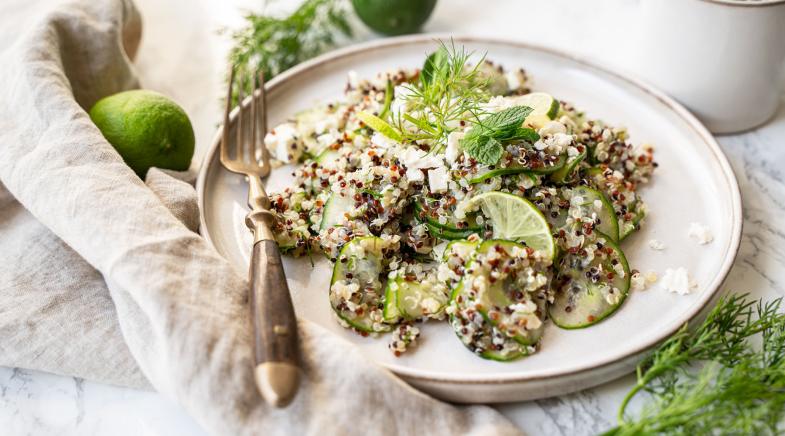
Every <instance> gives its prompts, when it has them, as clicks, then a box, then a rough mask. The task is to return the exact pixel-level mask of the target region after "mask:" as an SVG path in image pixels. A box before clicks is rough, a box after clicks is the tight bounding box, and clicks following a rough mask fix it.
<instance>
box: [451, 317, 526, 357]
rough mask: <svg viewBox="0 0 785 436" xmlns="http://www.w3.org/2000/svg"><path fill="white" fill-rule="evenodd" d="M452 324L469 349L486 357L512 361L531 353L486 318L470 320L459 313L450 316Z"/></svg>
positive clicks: (456, 333)
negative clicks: (490, 323) (489, 323)
mask: <svg viewBox="0 0 785 436" xmlns="http://www.w3.org/2000/svg"><path fill="white" fill-rule="evenodd" d="M475 321H479V322H480V324H479V325H477V324H476V323H475ZM450 326H451V327H452V328H453V331H454V332H455V335H456V336H458V339H460V341H461V343H462V344H463V345H464V346H465V347H466V348H468V349H469V351H471V352H472V353H474V354H476V355H478V356H480V357H482V358H484V359H488V360H495V361H497V362H510V361H513V360H517V359H520V358H521V357H525V356H528V355H529V351H528V347H526V346H523V345H521V344H519V343H517V342H515V341H513V340H512V339H510V338H507V337H505V336H504V334H503V333H502V332H500V331H499V330H498V329H496V328H494V327H492V326H490V325H488V323H487V322H486V321H485V320H484V319H480V320H473V321H469V320H466V319H465V318H464V317H462V316H461V314H460V313H459V315H458V316H452V317H450Z"/></svg>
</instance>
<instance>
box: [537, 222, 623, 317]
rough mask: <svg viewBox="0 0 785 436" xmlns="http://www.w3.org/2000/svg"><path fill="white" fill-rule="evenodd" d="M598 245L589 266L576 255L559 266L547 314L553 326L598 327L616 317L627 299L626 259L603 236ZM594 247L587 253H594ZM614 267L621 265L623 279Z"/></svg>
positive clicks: (615, 246) (566, 256)
mask: <svg viewBox="0 0 785 436" xmlns="http://www.w3.org/2000/svg"><path fill="white" fill-rule="evenodd" d="M596 242H597V243H599V244H600V245H599V247H601V248H598V249H596V250H594V252H595V257H594V259H592V261H591V262H590V263H589V264H588V265H586V264H585V257H583V256H580V255H573V254H567V255H565V256H564V258H562V261H561V263H560V266H559V273H558V274H557V276H556V279H555V280H554V288H555V290H556V295H555V299H554V301H553V304H552V305H551V306H550V308H549V310H548V313H549V315H550V318H551V319H552V320H553V322H554V324H556V325H558V326H559V327H561V328H563V329H579V328H584V327H588V326H590V325H593V324H596V323H598V322H600V321H602V320H603V319H605V318H607V317H608V316H610V315H611V314H613V313H614V312H615V311H616V310H617V309H618V308H619V307H620V306H621V304H622V303H623V302H624V300H625V299H626V298H627V293H628V291H629V289H630V267H629V265H628V264H627V258H625V257H624V253H623V252H622V251H621V248H619V246H618V245H616V244H615V243H614V242H612V241H611V240H610V238H606V237H602V236H600V237H598V238H597V241H596ZM592 245H594V244H590V246H589V248H588V249H593V247H591V246H592ZM615 265H621V269H622V271H623V273H624V274H623V275H622V274H620V272H619V271H618V267H617V266H615ZM608 274H612V276H609V275H608ZM587 275H588V276H591V277H592V278H590V277H587ZM611 291H612V293H610V292H611Z"/></svg>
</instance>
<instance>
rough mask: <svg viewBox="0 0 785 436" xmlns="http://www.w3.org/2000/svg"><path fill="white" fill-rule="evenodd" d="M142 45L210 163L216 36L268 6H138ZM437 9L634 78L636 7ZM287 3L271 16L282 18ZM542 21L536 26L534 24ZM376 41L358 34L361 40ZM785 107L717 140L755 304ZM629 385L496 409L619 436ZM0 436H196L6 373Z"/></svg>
mask: <svg viewBox="0 0 785 436" xmlns="http://www.w3.org/2000/svg"><path fill="white" fill-rule="evenodd" d="M137 3H138V4H139V6H140V9H141V11H142V14H143V17H144V19H145V26H146V27H145V36H144V41H143V45H142V49H141V51H140V55H139V58H138V60H137V65H138V69H139V74H140V76H141V77H142V79H143V83H144V85H145V86H146V87H148V88H151V89H156V90H159V91H162V92H164V93H167V94H169V95H171V96H173V97H174V98H175V99H176V100H178V101H180V102H181V104H182V105H183V106H184V107H185V109H186V110H187V111H188V113H189V115H190V116H191V118H192V120H193V122H194V126H195V129H196V134H197V148H198V151H197V153H203V152H204V149H205V147H206V146H207V144H209V141H210V138H211V136H212V134H213V131H214V128H215V126H216V125H217V123H218V122H219V120H220V116H221V109H220V107H219V106H220V105H219V104H218V101H219V96H220V95H221V93H222V90H221V88H222V74H223V73H222V71H223V66H224V64H225V61H224V59H225V52H226V50H227V47H228V42H227V41H226V38H225V37H224V36H221V35H219V34H218V33H217V30H218V29H220V28H223V27H233V26H236V25H238V23H240V22H241V18H240V17H241V14H242V12H243V10H245V9H250V8H255V7H258V6H259V5H261V4H262V2H261V1H260V0H256V1H251V0H223V1H220V2H219V1H215V0H168V1H160V0H137ZM476 4H477V2H474V1H471V0H440V2H439V5H438V6H437V9H436V11H435V13H434V17H433V18H432V20H431V21H430V22H429V23H428V25H427V26H426V30H427V31H432V32H455V33H470V34H475V35H484V36H495V37H509V38H516V39H520V40H525V41H530V42H536V43H539V44H543V45H550V46H554V47H558V48H561V49H565V50H570V51H573V52H576V53H579V54H580V55H581V56H585V57H591V58H594V59H597V60H599V61H600V62H604V63H606V64H609V65H612V66H615V67H618V68H621V69H628V68H632V67H634V66H631V65H628V64H626V63H625V62H626V59H628V56H627V54H628V53H629V51H630V50H632V49H634V38H631V37H629V35H630V34H631V33H630V32H632V30H633V29H634V23H635V13H636V2H635V1H634V0H607V1H603V2H570V1H567V0H559V1H545V0H539V1H527V2H516V1H514V0H505V1H501V0H489V1H486V2H483V7H482V8H478V7H476V6H473V5H476ZM291 6H292V5H291V4H290V2H289V0H286V1H284V0H280V1H278V2H277V3H275V4H273V5H272V6H271V8H273V9H286V8H290V7H291ZM534 17H536V18H534ZM374 37H375V36H374V35H372V34H370V33H369V32H367V31H360V32H359V34H358V35H357V39H361V40H362V39H369V38H374ZM782 138H785V106H783V107H782V108H781V109H780V111H779V113H778V114H777V115H776V117H775V118H774V119H773V120H772V121H771V122H770V123H768V124H767V125H765V126H763V127H761V128H759V129H757V130H754V131H752V132H749V133H745V134H741V135H735V136H725V137H720V138H719V141H720V143H721V144H722V146H723V149H724V150H725V152H726V153H727V155H728V157H729V158H730V161H731V164H732V165H733V168H734V170H735V171H736V175H737V177H738V179H739V183H740V185H741V189H742V196H743V202H744V219H745V222H744V236H743V239H742V244H741V249H740V251H739V256H738V259H737V261H736V264H735V266H734V268H733V270H732V271H731V273H730V276H729V277H728V280H727V282H726V284H725V288H726V289H727V290H733V291H737V292H750V293H752V294H753V295H754V296H755V297H767V298H771V297H775V296H780V295H785V286H784V285H785V268H784V267H785V231H783V230H782V228H783V227H785V170H783V167H785V146H784V144H783V139H782ZM632 381H633V378H632V376H626V377H623V378H621V379H619V380H617V381H614V382H611V383H608V384H606V385H603V386H601V387H598V388H595V389H590V390H587V391H583V392H579V393H576V394H573V395H568V396H563V397H556V398H550V399H546V400H540V401H535V402H528V403H516V404H508V405H503V406H499V407H498V408H499V410H501V411H502V412H503V413H504V414H505V415H507V416H508V417H509V418H510V419H512V420H513V421H514V422H516V423H517V424H518V425H519V426H520V427H521V428H522V429H523V430H524V431H525V432H526V433H527V434H530V435H541V434H542V435H591V434H596V433H598V432H600V431H602V430H604V429H607V428H609V427H610V426H612V425H613V422H614V419H615V414H616V407H617V405H618V403H619V401H620V400H621V397H622V396H623V395H624V394H625V393H626V391H627V390H628V389H629V387H630V385H631V383H632ZM0 434H3V435H9V436H17V435H113V436H129V435H167V436H176V435H200V434H204V433H203V432H202V430H201V429H199V428H198V427H197V425H196V424H195V423H194V422H193V421H192V420H191V418H190V417H188V416H187V415H186V414H185V413H184V412H183V411H182V410H181V409H180V408H179V406H177V405H176V404H173V403H171V402H170V401H168V400H167V399H165V398H163V397H161V396H160V395H158V394H156V393H152V392H143V391H136V390H131V389H125V388H118V387H112V386H106V385H102V384H97V383H92V382H89V381H84V380H81V379H74V378H71V377H61V376H55V375H50V374H43V373H36V372H32V371H27V370H21V369H12V368H0Z"/></svg>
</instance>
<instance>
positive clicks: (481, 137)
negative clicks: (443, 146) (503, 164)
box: [461, 106, 540, 165]
mask: <svg viewBox="0 0 785 436" xmlns="http://www.w3.org/2000/svg"><path fill="white" fill-rule="evenodd" d="M531 112H532V108H530V107H528V106H513V107H511V108H507V109H504V110H502V111H501V112H497V113H494V114H491V115H488V116H487V117H485V118H483V119H482V120H481V121H478V122H477V124H475V125H474V127H472V128H471V130H469V131H468V132H466V136H464V138H463V139H462V140H461V145H462V146H463V149H464V150H465V151H466V153H468V154H469V156H471V157H473V158H475V159H477V160H478V161H480V162H482V163H484V164H486V165H495V164H496V163H497V162H499V159H501V157H502V152H503V151H504V147H503V146H502V141H512V140H517V139H523V140H527V141H530V142H534V141H536V140H538V139H540V135H538V134H537V132H535V131H534V130H533V129H530V128H524V127H521V125H522V124H523V121H524V120H525V119H526V117H527V116H528V115H529V114H530V113H531Z"/></svg>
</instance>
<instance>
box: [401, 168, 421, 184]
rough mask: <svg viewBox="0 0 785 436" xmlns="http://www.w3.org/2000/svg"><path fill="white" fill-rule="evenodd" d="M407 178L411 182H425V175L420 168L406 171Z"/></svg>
mask: <svg viewBox="0 0 785 436" xmlns="http://www.w3.org/2000/svg"><path fill="white" fill-rule="evenodd" d="M406 178H407V179H409V181H410V182H422V181H424V180H425V175H424V174H423V172H422V171H421V170H420V169H419V168H409V169H407V170H406Z"/></svg>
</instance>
